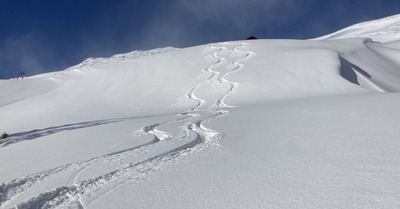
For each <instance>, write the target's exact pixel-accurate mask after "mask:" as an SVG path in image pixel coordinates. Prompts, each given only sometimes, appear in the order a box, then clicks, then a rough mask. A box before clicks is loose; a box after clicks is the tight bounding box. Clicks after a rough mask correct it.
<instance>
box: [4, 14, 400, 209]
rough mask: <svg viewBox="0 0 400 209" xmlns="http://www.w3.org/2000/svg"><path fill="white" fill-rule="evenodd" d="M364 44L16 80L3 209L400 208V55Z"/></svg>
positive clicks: (87, 67) (144, 55) (240, 49)
mask: <svg viewBox="0 0 400 209" xmlns="http://www.w3.org/2000/svg"><path fill="white" fill-rule="evenodd" d="M393 19H396V20H397V21H394V20H393ZM389 20H390V21H391V22H388V21H389ZM389 20H388V19H381V20H378V22H379V21H381V22H383V23H387V24H386V25H387V27H385V28H383V29H381V30H382V31H388V30H387V29H388V28H390V31H393V30H394V26H393V25H395V26H396V25H398V24H397V23H398V22H400V17H399V16H393V17H392V18H390V19H389ZM374 24H377V23H376V22H375V21H373V22H370V24H368V22H367V23H364V25H361V26H363V28H368V27H369V26H371V25H374ZM352 31H353V36H352V35H351V32H352ZM357 31H358V30H355V29H351V30H346V31H345V32H346V33H344V34H345V35H346V37H343V38H340V37H339V35H335V36H334V35H331V36H326V37H322V38H320V39H315V40H251V41H232V42H223V43H210V44H206V45H201V46H195V47H190V48H184V49H177V48H163V49H154V50H151V51H144V52H143V51H134V52H131V53H128V54H120V55H115V56H113V57H111V58H96V59H93V58H90V59H87V60H85V61H84V62H82V63H81V64H79V65H76V66H73V67H70V68H68V69H66V70H64V71H59V72H54V73H47V74H41V75H36V76H32V77H28V78H26V79H11V80H0V90H1V91H0V131H1V133H3V132H7V133H8V134H9V136H8V137H7V138H5V139H1V140H0V165H1V168H0V183H1V185H0V208H14V207H15V208H363V209H364V208H400V195H399V194H400V108H399V104H400V93H399V92H400V59H399V58H400V44H399V43H400V42H399V40H398V37H397V35H393V34H395V33H381V36H379V37H378V36H377V33H376V30H374V31H373V32H371V33H367V32H368V30H367V31H366V30H363V31H362V32H363V33H362V34H363V36H362V37H358V35H359V34H360V33H359V32H357ZM397 31H400V28H399V27H397ZM368 35H371V37H369V36H368ZM382 36H384V37H382ZM332 37H334V39H333V38H332ZM377 37H378V38H377ZM371 38H372V39H371ZM378 39H379V40H378ZM382 40H384V41H382ZM377 41H381V42H377Z"/></svg>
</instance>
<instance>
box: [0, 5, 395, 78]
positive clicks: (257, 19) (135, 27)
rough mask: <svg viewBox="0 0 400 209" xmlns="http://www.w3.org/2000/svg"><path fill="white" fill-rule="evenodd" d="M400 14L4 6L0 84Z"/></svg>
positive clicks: (347, 9) (358, 9)
mask: <svg viewBox="0 0 400 209" xmlns="http://www.w3.org/2000/svg"><path fill="white" fill-rule="evenodd" d="M398 13H400V1H399V0H93V1H85V0H0V79H6V78H11V77H17V76H18V73H19V72H22V71H23V72H25V73H26V75H34V74H38V73H43V72H49V71H58V70H63V69H65V68H67V67H69V66H72V65H75V64H78V63H80V62H81V61H83V60H84V59H85V58H88V57H109V56H112V55H114V54H117V53H126V52H129V51H133V50H136V49H141V50H147V49H152V48H158V47H166V46H174V47H188V46H193V45H199V44H206V43H210V42H219V41H229V40H239V39H245V38H247V37H248V36H251V35H253V36H256V37H258V38H266V39H276V38H279V39H280V38H285V39H308V38H314V37H318V36H322V35H325V34H328V33H332V32H334V31H336V30H339V29H342V28H344V27H347V26H349V25H352V24H355V23H358V22H362V21H367V20H373V19H378V18H382V17H386V16H390V15H395V14H398Z"/></svg>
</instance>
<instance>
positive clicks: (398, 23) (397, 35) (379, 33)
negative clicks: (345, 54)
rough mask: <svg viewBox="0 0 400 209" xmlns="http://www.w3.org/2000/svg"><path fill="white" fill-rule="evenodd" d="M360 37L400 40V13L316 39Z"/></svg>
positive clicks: (384, 40) (385, 40) (375, 39)
mask: <svg viewBox="0 0 400 209" xmlns="http://www.w3.org/2000/svg"><path fill="white" fill-rule="evenodd" d="M359 37H364V38H371V39H372V40H374V41H377V42H381V43H385V42H395V41H400V14H398V15H393V16H389V17H385V18H381V19H378V20H372V21H367V22H362V23H358V24H355V25H352V26H349V27H347V28H344V29H342V30H339V31H337V32H334V33H332V34H328V35H325V36H322V37H319V38H316V39H317V40H324V39H343V38H359Z"/></svg>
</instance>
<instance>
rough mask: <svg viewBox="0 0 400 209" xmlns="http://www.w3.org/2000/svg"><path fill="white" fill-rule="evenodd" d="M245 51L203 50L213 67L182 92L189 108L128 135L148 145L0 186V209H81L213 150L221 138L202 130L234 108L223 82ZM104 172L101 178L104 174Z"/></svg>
mask: <svg viewBox="0 0 400 209" xmlns="http://www.w3.org/2000/svg"><path fill="white" fill-rule="evenodd" d="M245 45H246V43H236V42H226V43H219V44H212V45H209V46H207V47H206V48H207V50H208V51H211V52H212V53H211V54H208V56H211V57H212V58H213V60H215V62H213V63H211V64H210V65H209V66H207V67H206V68H205V69H204V70H203V71H202V73H206V74H210V76H209V77H208V78H207V79H205V80H203V81H201V82H200V83H198V84H197V85H195V86H194V87H193V88H191V89H190V90H189V91H188V92H187V95H186V99H187V100H188V101H190V102H192V103H194V104H195V105H194V106H193V107H191V108H190V109H188V110H187V111H186V112H183V113H181V114H179V115H177V116H176V119H174V120H170V121H163V122H159V123H155V124H151V125H148V126H145V127H143V128H142V129H139V130H137V131H135V132H134V134H136V135H137V136H139V137H145V136H151V137H153V140H151V141H149V142H147V143H144V144H141V145H138V146H136V147H131V148H128V149H125V150H120V151H118V152H114V153H109V154H106V155H103V156H99V157H96V158H92V159H89V160H86V161H81V162H76V163H71V164H67V165H64V166H60V167H57V168H53V169H50V170H46V171H43V172H40V173H36V174H32V175H29V176H26V177H23V178H19V179H15V180H13V181H11V182H7V183H3V184H2V185H0V205H1V208H9V207H18V208H53V207H56V208H57V207H72V208H87V207H88V206H90V204H91V203H92V202H93V201H95V200H96V199H97V198H99V197H101V196H102V195H104V194H107V193H108V192H110V191H113V190H114V189H115V188H117V187H118V186H120V185H122V184H125V183H127V182H134V181H136V180H139V179H145V178H146V176H147V175H148V174H149V173H151V172H153V171H155V170H159V169H160V168H162V167H163V166H167V165H168V164H169V163H171V162H173V161H176V160H178V159H179V158H180V157H181V156H183V155H186V154H188V153H189V154H190V153H195V152H198V151H201V150H203V149H204V148H213V147H217V146H218V143H217V140H218V138H220V137H221V136H222V133H220V132H218V131H217V130H213V129H211V128H208V127H206V125H205V124H207V123H209V122H210V121H212V120H213V119H215V118H217V117H221V116H223V115H225V114H228V113H229V109H230V108H232V107H234V106H232V105H231V104H229V102H228V101H227V99H228V97H229V96H230V95H231V94H232V93H233V92H234V91H235V89H236V88H237V87H238V85H239V84H238V83H236V82H234V81H230V80H229V79H228V78H227V77H228V76H229V75H230V74H231V73H234V72H235V71H238V70H240V69H242V68H243V66H244V65H243V64H242V63H241V62H242V61H244V60H245V59H247V58H250V57H251V56H252V55H253V54H254V53H253V52H249V51H243V50H240V48H241V47H243V46H245ZM166 127H169V129H174V130H175V131H174V134H173V133H169V132H168V131H165V130H164V128H166ZM104 167H106V168H107V169H105V170H106V171H107V172H104ZM100 168H102V169H103V174H101V175H98V176H97V177H87V178H85V177H84V174H85V173H87V172H89V171H97V170H100ZM99 173H101V172H97V173H96V174H99ZM55 179H57V181H55ZM59 179H65V180H64V181H60V180H59ZM54 182H65V184H64V185H61V184H60V183H54ZM43 188H50V189H46V190H44V189H43ZM43 190H44V191H43ZM32 195H34V196H32Z"/></svg>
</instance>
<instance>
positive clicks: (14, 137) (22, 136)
mask: <svg viewBox="0 0 400 209" xmlns="http://www.w3.org/2000/svg"><path fill="white" fill-rule="evenodd" d="M166 115H170V114H165V115H161V114H160V115H149V116H137V117H125V118H115V119H105V120H94V121H87V122H80V123H71V124H65V125H61V126H51V127H48V128H43V129H34V130H31V131H24V132H19V133H13V134H10V135H8V137H7V138H5V139H2V140H0V145H1V146H2V147H6V146H8V145H11V144H15V143H19V142H22V141H28V140H33V139H36V138H39V137H43V136H48V135H52V134H56V133H59V132H62V131H72V130H77V129H82V128H90V127H95V126H101V125H106V124H110V123H117V122H122V121H126V120H135V119H143V118H152V117H158V116H166Z"/></svg>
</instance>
